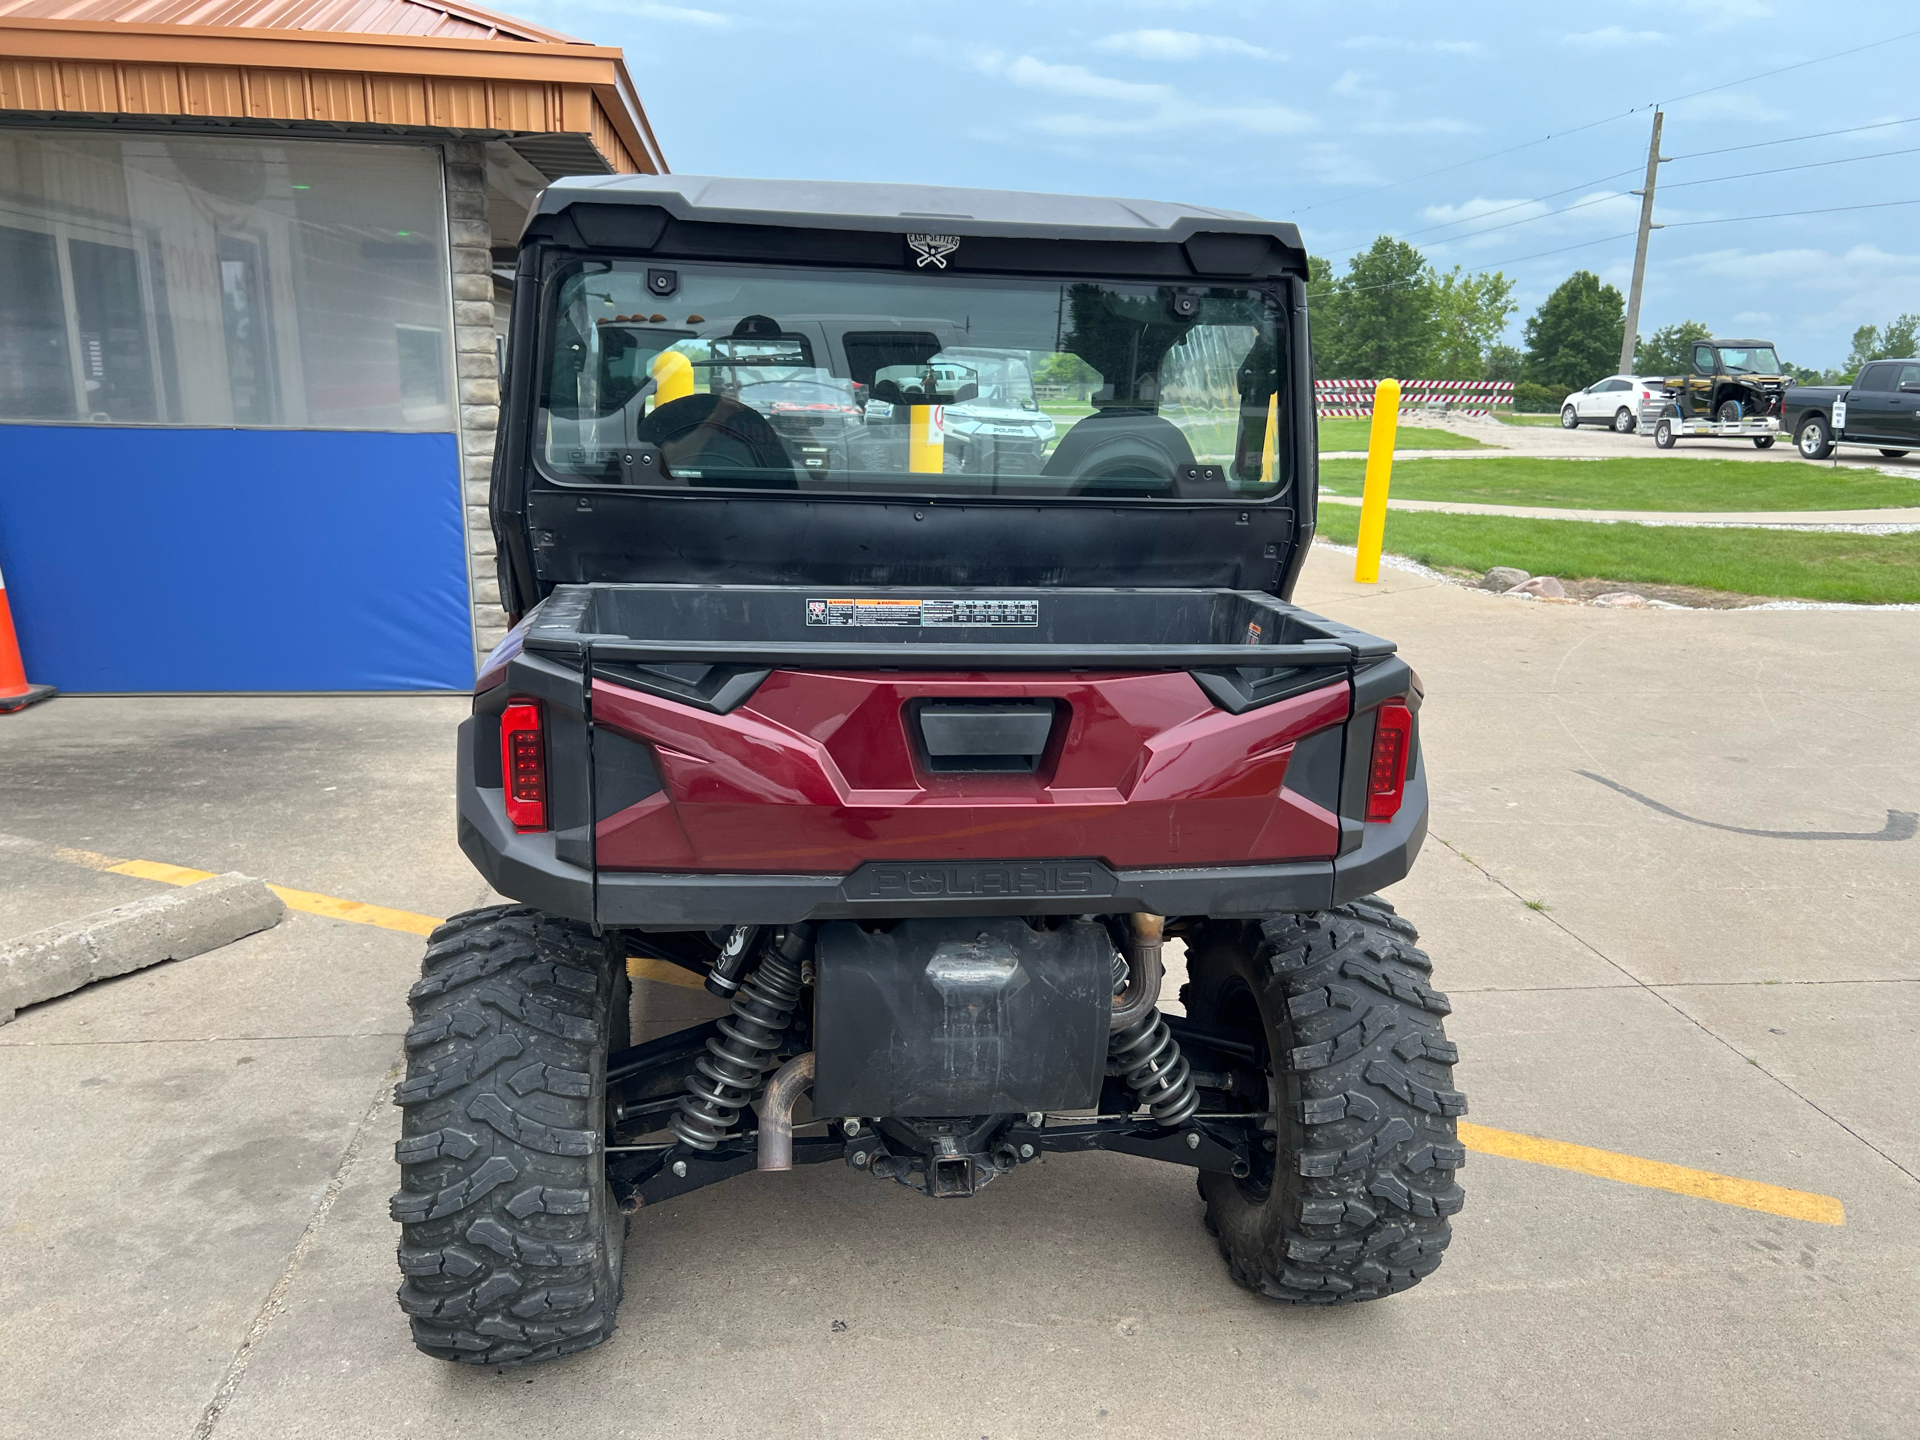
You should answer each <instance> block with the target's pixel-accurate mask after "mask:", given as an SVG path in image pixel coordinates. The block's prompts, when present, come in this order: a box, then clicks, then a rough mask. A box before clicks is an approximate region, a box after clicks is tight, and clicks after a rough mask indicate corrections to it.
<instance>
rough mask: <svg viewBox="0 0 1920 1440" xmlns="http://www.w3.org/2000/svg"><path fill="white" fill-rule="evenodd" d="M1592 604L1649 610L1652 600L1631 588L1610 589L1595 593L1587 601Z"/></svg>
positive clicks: (1623, 608) (1617, 608)
mask: <svg viewBox="0 0 1920 1440" xmlns="http://www.w3.org/2000/svg"><path fill="white" fill-rule="evenodd" d="M1588 603H1589V604H1592V605H1610V606H1612V607H1613V608H1614V609H1616V610H1651V609H1652V608H1653V602H1652V601H1651V600H1649V599H1647V597H1646V596H1644V595H1636V594H1634V593H1633V592H1632V591H1631V590H1612V591H1609V592H1608V593H1607V594H1605V595H1596V596H1594V597H1593V599H1592V600H1591V601H1589V602H1588Z"/></svg>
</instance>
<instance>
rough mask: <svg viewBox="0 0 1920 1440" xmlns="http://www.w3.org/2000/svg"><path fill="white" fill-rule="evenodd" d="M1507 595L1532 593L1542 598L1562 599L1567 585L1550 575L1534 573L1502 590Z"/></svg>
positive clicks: (1564, 596)
mask: <svg viewBox="0 0 1920 1440" xmlns="http://www.w3.org/2000/svg"><path fill="white" fill-rule="evenodd" d="M1502 593H1503V594H1507V595H1532V596H1534V597H1536V598H1538V599H1542V600H1564V599H1566V598H1567V587H1566V586H1564V585H1562V584H1561V583H1560V582H1559V581H1558V580H1556V579H1554V577H1553V576H1551V575H1535V576H1533V577H1532V578H1531V579H1527V580H1522V581H1521V582H1520V583H1519V584H1518V585H1514V586H1511V587H1510V588H1508V589H1507V590H1505V591H1503V592H1502Z"/></svg>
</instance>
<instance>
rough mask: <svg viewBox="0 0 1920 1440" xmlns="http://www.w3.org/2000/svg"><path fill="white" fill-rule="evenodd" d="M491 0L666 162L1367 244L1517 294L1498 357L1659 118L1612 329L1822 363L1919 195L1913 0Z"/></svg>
mask: <svg viewBox="0 0 1920 1440" xmlns="http://www.w3.org/2000/svg"><path fill="white" fill-rule="evenodd" d="M500 4H501V8H503V9H507V10H510V11H512V12H514V13H518V14H521V15H524V16H526V17H527V18H528V19H532V20H536V21H539V22H542V23H545V24H548V25H551V26H553V27H555V28H557V29H560V30H564V31H566V32H568V33H570V34H573V35H576V36H579V37H581V38H583V39H589V40H593V41H596V42H598V43H601V44H615V45H620V46H622V47H624V49H625V50H626V54H627V63H628V68H629V70H630V71H631V73H632V75H633V77H634V80H635V83H636V84H637V85H638V86H639V89H640V92H641V97H642V99H643V101H644V103H645V104H646V106H647V111H648V114H649V116H650V117H651V118H652V120H653V123H654V128H655V130H656V132H657V133H658V135H659V137H660V141H661V144H662V145H663V147H664V148H665V151H666V155H667V161H668V163H669V165H670V166H671V167H672V168H673V169H675V170H677V171H680V172H682V173H687V174H701V173H711V174H725V175H764V176H811V177H818V178H829V179H849V180H914V181H933V182H940V183H947V184H956V185H985V186H999V187H1005V188H1008V189H1018V190H1064V191H1078V192H1082V193H1095V194H1117V195H1137V196H1147V197H1151V198H1155V199H1169V200H1189V201H1194V202H1198V203H1201V204H1206V205H1220V206H1227V207H1229V208H1233V209H1240V210H1250V211H1255V212H1258V213H1260V214H1263V215H1271V216H1276V217H1279V218H1283V219H1292V220H1296V221H1298V223H1299V224H1300V227H1301V230H1302V233H1303V234H1304V235H1305V236H1306V239H1307V243H1308V247H1309V248H1310V249H1311V250H1312V251H1313V252H1314V253H1315V254H1320V255H1326V256H1328V257H1329V258H1331V259H1333V260H1335V261H1336V263H1341V264H1344V259H1345V257H1346V256H1348V255H1350V254H1351V253H1352V252H1353V250H1354V249H1355V248H1357V247H1361V246H1364V245H1366V244H1367V243H1369V242H1370V241H1371V240H1372V238H1373V237H1374V236H1375V235H1378V234H1381V233H1382V232H1386V233H1391V234H1395V235H1400V236H1404V237H1406V238H1407V239H1409V240H1410V241H1411V242H1412V243H1414V244H1416V245H1419V246H1420V247H1422V249H1423V250H1425V252H1426V253H1427V254H1428V256H1429V257H1430V258H1431V259H1432V260H1433V261H1434V262H1435V263H1436V264H1438V265H1440V266H1442V267H1443V268H1444V267H1447V266H1451V265H1454V264H1460V265H1464V266H1466V267H1467V268H1469V269H1482V268H1498V269H1502V270H1504V271H1506V273H1507V274H1509V275H1511V276H1514V277H1515V278H1516V279H1517V280H1518V282H1519V286H1518V290H1517V292H1516V293H1517V295H1518V298H1519V299H1520V300H1521V301H1522V306H1523V308H1522V310H1521V312H1520V315H1519V316H1517V317H1516V319H1515V322H1514V332H1515V335H1516V337H1517V335H1518V331H1519V325H1520V321H1521V320H1522V319H1524V317H1525V315H1526V314H1527V313H1529V312H1531V310H1532V309H1533V307H1534V306H1535V305H1537V304H1538V303H1539V301H1540V299H1541V298H1542V297H1543V296H1544V295H1545V294H1546V293H1547V292H1548V291H1549V290H1551V289H1552V288H1553V286H1554V285H1555V284H1557V283H1558V282H1559V281H1560V280H1562V279H1563V278H1565V276H1566V275H1567V274H1568V273H1570V272H1571V271H1572V270H1574V269H1576V268H1580V267H1586V268H1589V269H1593V270H1596V271H1598V272H1599V273H1600V275H1601V276H1602V277H1604V278H1605V279H1607V280H1610V281H1612V282H1614V283H1616V284H1618V285H1619V286H1620V287H1621V289H1622V290H1625V288H1626V285H1627V280H1628V277H1629V275H1630V273H1631V270H1632V262H1633V248H1632V246H1633V242H1632V239H1631V238H1630V236H1624V232H1630V231H1631V230H1632V229H1633V227H1634V226H1635V224H1636V223H1637V221H1638V214H1639V201H1638V200H1636V199H1634V198H1632V197H1631V196H1629V195H1627V194H1626V193H1625V192H1626V191H1628V190H1630V189H1634V188H1637V187H1638V186H1639V184H1640V177H1641V172H1642V170H1643V169H1644V166H1645V164H1646V150H1647V138H1648V127H1649V123H1650V118H1651V108H1650V107H1651V105H1652V104H1653V103H1654V102H1667V103H1666V104H1665V111H1666V136H1665V143H1664V145H1663V147H1662V148H1663V151H1664V153H1665V154H1667V155H1669V156H1673V157H1676V158H1675V159H1674V160H1673V162H1672V163H1671V164H1668V165H1665V166H1662V167H1661V180H1660V190H1659V208H1658V214H1657V216H1656V219H1658V220H1660V221H1663V222H1665V223H1666V224H1667V225H1668V226H1669V228H1668V229H1666V230H1664V231H1660V232H1656V233H1655V235H1654V237H1653V247H1652V259H1651V263H1650V266H1649V273H1648V282H1647V292H1646V300H1645V302H1644V307H1643V313H1642V322H1641V330H1642V333H1646V332H1648V331H1651V330H1652V329H1654V328H1656V327H1658V326H1660V325H1663V324H1667V323H1670V322H1673V321H1677V320H1682V319H1698V320H1701V321H1704V322H1705V323H1707V324H1708V325H1709V326H1711V327H1713V328H1714V329H1716V330H1718V331H1720V332H1722V333H1728V332H1740V333H1743V334H1747V333H1757V334H1763V335H1767V336H1771V337H1773V338H1775V339H1777V340H1778V342H1779V344H1780V346H1781V350H1782V352H1783V354H1784V355H1785V356H1786V357H1787V358H1788V359H1791V360H1793V361H1795V362H1796V363H1799V364H1803V365H1817V366H1828V365H1833V364H1837V363H1838V362H1839V361H1841V360H1842V359H1843V358H1844V357H1845V355H1846V352H1847V348H1848V343H1849V341H1850V339H1851V336H1852V333H1853V330H1854V327H1855V326H1857V325H1861V324H1865V323H1869V322H1871V323H1876V324H1878V323H1884V322H1885V321H1886V320H1888V319H1890V318H1891V317H1893V316H1894V315H1896V314H1899V313H1902V312H1905V311H1920V203H1916V204H1910V205H1887V204H1886V203H1885V202H1889V201H1920V85H1916V84H1915V77H1916V76H1920V6H1916V5H1914V4H1913V3H1912V0H1853V3H1849V4H1847V5H1844V6H1837V7H1834V8H1833V9H1831V10H1828V9H1823V8H1821V7H1818V6H1811V7H1810V6H1808V5H1806V4H1805V3H1797V4H1791V5H1789V4H1786V3H1784V0H1611V3H1608V4H1604V5H1598V4H1590V5H1551V6H1549V5H1545V4H1541V3H1539V0H1534V3H1531V4H1456V5H1440V4H1435V3H1432V0H1427V3H1413V0H1407V3H1391V0H1375V3H1368V0H1355V3H1349V4H1344V5H1322V6H1313V7H1308V6H1305V5H1286V6H1282V5H1278V4H1274V3H1271V0H1268V3H1252V0H1031V3H1023V0H966V3H954V4H941V3H939V0H932V3H927V0H921V3H915V4H898V5H888V4H879V5H871V6H859V7H855V6H851V5H848V4H845V3H838V4H830V3H826V0H778V3H773V0H686V3H684V4H666V3H647V0H500ZM1892 37H1904V38H1892ZM1877 41H1886V42H1887V43H1883V44H1873V43H1872V42H1877ZM1862 45H1868V46H1870V47H1871V48H1867V49H1863V50H1860V51H1859V53H1857V54H1851V55H1845V56H1842V57H1841V58H1838V59H1831V60H1824V61H1822V62H1821V63H1816V64H1810V65H1801V66H1798V68H1794V69H1789V70H1786V71H1785V72H1784V73H1781V74H1774V75H1770V76H1766V77H1764V78H1760V79H1753V80H1748V79H1747V77H1752V76H1756V75H1759V74H1760V73H1761V72H1765V71H1771V70H1776V69H1779V68H1780V67H1783V66H1796V65H1798V62H1801V61H1805V60H1809V59H1813V58H1815V57H1820V56H1828V55H1832V54H1834V53H1835V52H1837V51H1844V50H1848V49H1850V48H1852V47H1855V46H1862ZM1728 82H1743V83H1737V84H1731V85H1729V84H1728ZM1698 92H1706V93H1698ZM1689 96H1690V97H1691V98H1681V97H1689ZM1895 121H1905V122H1908V123H1904V124H1896V123H1888V122H1895ZM1596 122H1598V123H1596ZM1857 127H1875V128H1857ZM1837 130H1848V131H1850V132H1851V133H1847V134H1828V135H1825V136H1824V137H1823V138H1812V139H1805V138H1797V137H1806V136H1810V135H1814V134H1815V133H1816V132H1831V131H1837ZM1549 136H1551V137H1553V138H1550V139H1549V138H1547V137H1549ZM1770 142H1786V143H1770ZM1734 147H1748V148H1734ZM1502 151H1504V152H1507V153H1504V154H1501V153H1495V152H1502ZM1706 151H1722V152H1726V153H1720V154H1703V153H1700V152H1706ZM1486 157H1491V158H1486ZM1463 162H1464V163H1463ZM1833 162H1840V163H1833ZM1789 167H1793V168H1789ZM1759 171H1770V172H1776V173H1769V174H1755V173H1753V172H1759ZM1866 206H1876V207H1879V208H1852V209H1840V208H1837V207H1866ZM1808 210H1823V211H1827V212H1828V213H1823V214H1812V215H1795V216H1780V217H1779V218H1770V219H1745V218H1742V217H1751V216H1774V215H1777V213H1778V212H1782V211H1808ZM1719 221H1730V222H1731V223H1699V222H1719ZM1610 237H1611V238H1610ZM1623 237H1624V238H1623ZM1571 247H1578V248H1571ZM1544 252H1555V253H1544Z"/></svg>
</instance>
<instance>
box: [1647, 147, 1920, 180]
mask: <svg viewBox="0 0 1920 1440" xmlns="http://www.w3.org/2000/svg"><path fill="white" fill-rule="evenodd" d="M1894 155H1920V145H1915V146H1913V147H1912V148H1911V149H1907V150H1881V151H1879V152H1878V153H1876V154H1873V155H1842V156H1841V157H1840V158H1839V159H1838V160H1809V161H1808V162H1807V163H1806V164H1805V165H1781V166H1777V167H1776V168H1774V169H1772V170H1746V171H1742V172H1741V173H1740V174H1738V175H1715V176H1713V177H1712V178H1711V179H1707V180H1669V181H1668V182H1667V187H1666V188H1667V189H1669V190H1683V189H1685V188H1686V187H1687V186H1689V185H1718V184H1720V183H1721V182H1722V181H1723V180H1751V179H1753V178H1754V177H1755V176H1759V175H1785V174H1786V173H1787V172H1788V171H1789V170H1819V169H1823V168H1824V167H1826V166H1828V165H1852V164H1854V163H1855V162H1856V161H1860V160H1885V159H1888V158H1889V157H1891V156H1894ZM1675 158H1676V159H1677V158H1678V157H1677V156H1676V157H1675Z"/></svg>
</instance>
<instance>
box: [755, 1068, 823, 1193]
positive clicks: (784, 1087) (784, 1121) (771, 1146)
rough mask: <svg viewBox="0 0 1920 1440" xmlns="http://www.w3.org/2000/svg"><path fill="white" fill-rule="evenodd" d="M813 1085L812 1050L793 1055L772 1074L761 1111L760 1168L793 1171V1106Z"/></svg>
mask: <svg viewBox="0 0 1920 1440" xmlns="http://www.w3.org/2000/svg"><path fill="white" fill-rule="evenodd" d="M811 1084H813V1051H811V1050H809V1051H808V1052H807V1053H806V1054H804V1055H796V1056H794V1057H793V1059H791V1060H789V1061H787V1063H786V1064H784V1065H782V1066H781V1067H780V1068H779V1069H778V1070H776V1071H774V1072H773V1079H771V1080H769V1081H768V1082H767V1089H766V1098H765V1100H764V1101H762V1103H761V1108H760V1163H759V1168H760V1169H762V1170H791V1169H793V1105H794V1102H795V1101H796V1100H798V1099H799V1098H800V1092H801V1091H803V1090H805V1089H806V1088H807V1087H808V1086H809V1085H811Z"/></svg>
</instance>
